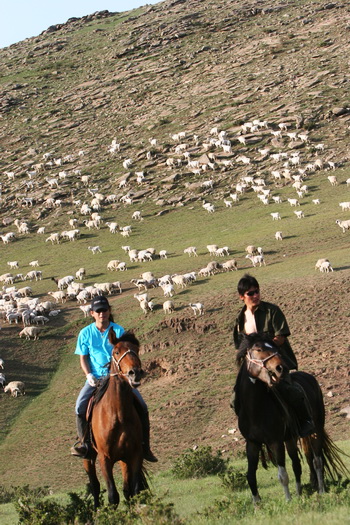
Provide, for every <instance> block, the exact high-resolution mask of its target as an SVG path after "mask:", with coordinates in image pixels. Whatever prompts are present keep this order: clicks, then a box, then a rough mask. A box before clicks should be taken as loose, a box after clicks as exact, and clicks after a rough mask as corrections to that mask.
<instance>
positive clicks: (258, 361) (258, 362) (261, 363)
mask: <svg viewBox="0 0 350 525" xmlns="http://www.w3.org/2000/svg"><path fill="white" fill-rule="evenodd" d="M275 355H278V352H275V353H274V354H271V355H268V356H267V357H265V359H253V358H252V357H251V352H247V355H246V360H247V361H248V372H249V367H250V364H251V363H252V364H254V365H257V366H259V367H260V368H266V370H268V368H267V367H266V365H265V363H267V361H269V359H272V358H273V357H275Z"/></svg>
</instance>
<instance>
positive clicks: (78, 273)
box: [75, 268, 86, 281]
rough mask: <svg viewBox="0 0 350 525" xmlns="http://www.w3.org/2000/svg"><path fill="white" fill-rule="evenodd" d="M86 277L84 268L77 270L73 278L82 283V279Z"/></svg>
mask: <svg viewBox="0 0 350 525" xmlns="http://www.w3.org/2000/svg"><path fill="white" fill-rule="evenodd" d="M85 276H86V270H85V268H79V270H77V271H76V272H75V278H76V279H79V280H80V281H82V280H83V279H84V277H85Z"/></svg>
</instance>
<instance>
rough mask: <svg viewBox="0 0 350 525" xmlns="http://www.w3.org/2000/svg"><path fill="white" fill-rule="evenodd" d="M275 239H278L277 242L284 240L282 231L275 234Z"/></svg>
mask: <svg viewBox="0 0 350 525" xmlns="http://www.w3.org/2000/svg"><path fill="white" fill-rule="evenodd" d="M275 239H276V241H282V240H283V235H282V232H281V231H278V232H276V233H275Z"/></svg>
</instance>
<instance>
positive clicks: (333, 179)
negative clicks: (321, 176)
mask: <svg viewBox="0 0 350 525" xmlns="http://www.w3.org/2000/svg"><path fill="white" fill-rule="evenodd" d="M327 179H328V180H329V182H330V183H331V185H332V186H337V184H338V180H337V177H336V176H335V175H329V176H328V177H327Z"/></svg>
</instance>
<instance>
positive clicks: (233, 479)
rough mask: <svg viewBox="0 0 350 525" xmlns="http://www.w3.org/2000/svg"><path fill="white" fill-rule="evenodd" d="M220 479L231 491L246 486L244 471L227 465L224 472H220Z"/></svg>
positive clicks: (243, 488) (242, 488)
mask: <svg viewBox="0 0 350 525" xmlns="http://www.w3.org/2000/svg"><path fill="white" fill-rule="evenodd" d="M220 479H221V481H222V484H223V485H224V487H225V488H227V489H230V490H232V491H239V490H245V489H246V488H247V475H246V472H242V470H238V469H237V468H235V467H232V466H230V467H228V469H227V470H226V472H223V473H221V474H220Z"/></svg>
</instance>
